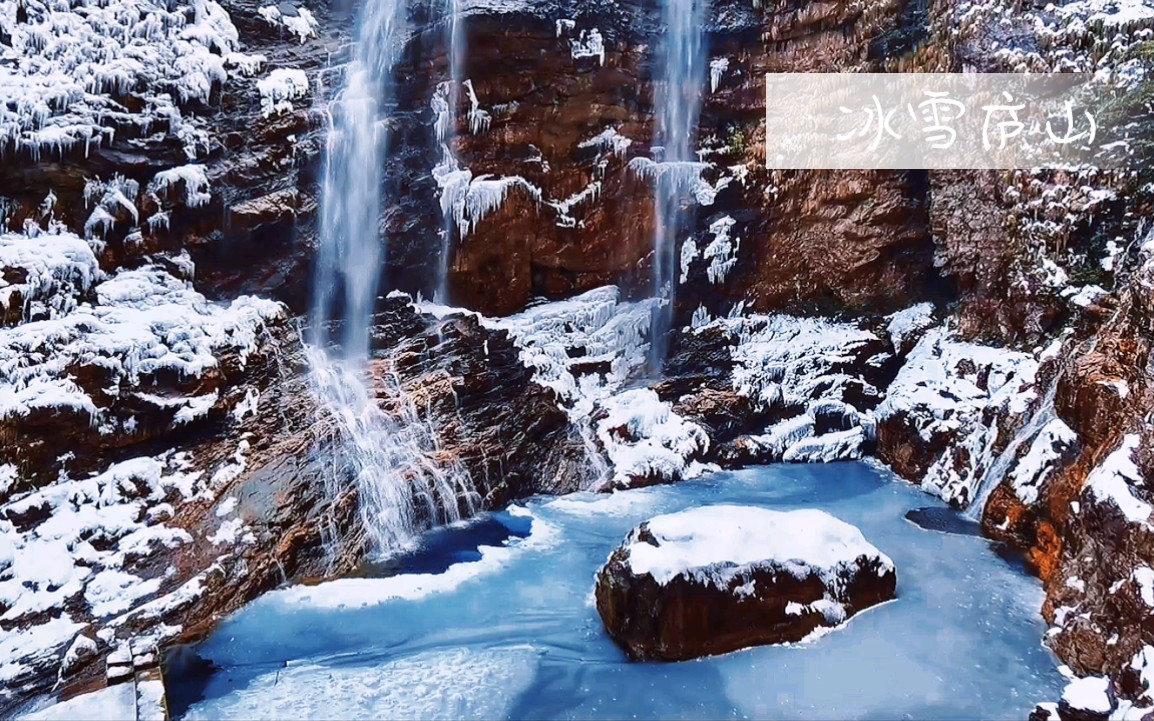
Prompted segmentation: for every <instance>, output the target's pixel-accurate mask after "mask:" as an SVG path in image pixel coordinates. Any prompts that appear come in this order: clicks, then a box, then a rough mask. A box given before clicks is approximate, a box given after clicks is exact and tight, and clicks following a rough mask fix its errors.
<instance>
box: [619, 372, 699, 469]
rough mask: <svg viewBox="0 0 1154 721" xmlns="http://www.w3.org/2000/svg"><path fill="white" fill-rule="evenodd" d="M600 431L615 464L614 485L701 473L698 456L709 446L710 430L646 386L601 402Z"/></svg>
mask: <svg viewBox="0 0 1154 721" xmlns="http://www.w3.org/2000/svg"><path fill="white" fill-rule="evenodd" d="M601 409H602V412H603V414H604V415H603V416H602V417H600V418H599V420H598V421H597V437H598V438H599V439H600V440H601V442H602V444H603V446H604V448H605V450H606V452H607V453H608V455H609V460H610V462H611V463H612V464H613V469H614V473H613V478H612V485H613V486H614V487H617V488H629V487H634V486H639V485H649V484H652V483H662V482H669V481H678V480H681V479H684V478H692V477H694V476H697V475H700V474H701V472H702V471H703V470H705V469H704V467H703V466H702V465H701V464H700V463H698V462H697V461H696V459H699V458H700V457H701V456H702V455H703V454H704V453H705V452H706V451H707V450H709V436H708V435H706V433H705V430H704V429H703V428H701V427H700V426H698V425H697V424H696V423H692V422H689V421H686V420H685V419H683V418H681V417H680V416H678V415H677V414H676V413H673V412H672V410H671V404H669V403H665V402H663V401H661V399H660V398H658V397H657V394H656V393H655V392H653V391H652V390H649V389H648V388H640V389H635V390H630V391H626V392H624V393H621V394H619V395H615V396H612V397H610V398H608V399H606V400H605V401H603V402H602V404H601Z"/></svg>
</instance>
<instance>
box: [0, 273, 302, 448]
mask: <svg viewBox="0 0 1154 721" xmlns="http://www.w3.org/2000/svg"><path fill="white" fill-rule="evenodd" d="M92 292H93V295H94V298H93V300H92V301H91V302H84V303H81V304H79V305H77V306H76V307H75V308H74V309H73V310H72V311H71V312H69V313H66V314H63V315H61V316H60V317H56V318H50V319H47V320H41V321H35V322H31V323H24V324H22V325H18V326H16V327H13V328H4V329H0V379H2V382H0V418H3V417H7V416H10V415H28V414H30V413H33V412H36V411H38V410H43V409H58V410H63V409H67V410H69V411H71V412H75V413H81V414H84V415H86V416H88V418H89V420H90V422H91V423H92V425H93V426H94V427H96V428H100V429H102V430H104V429H106V430H108V431H109V432H111V431H113V430H115V426H108V425H106V424H107V423H108V422H111V420H112V418H111V417H109V416H108V415H107V414H106V410H107V409H105V408H103V407H101V404H100V403H99V402H98V401H97V400H96V399H94V398H93V397H92V396H91V395H90V394H89V392H88V391H86V390H84V389H83V388H81V386H80V385H78V384H77V383H76V381H75V380H74V377H73V370H74V369H75V368H77V367H80V366H82V365H91V366H96V367H99V368H101V369H102V371H103V373H104V374H106V375H107V376H108V377H109V378H110V379H112V380H113V381H114V382H115V383H116V384H117V385H121V384H123V385H124V386H125V387H132V386H136V385H138V384H139V382H140V379H141V378H142V377H151V376H155V375H156V374H158V373H161V372H171V373H174V374H176V376H178V377H182V378H193V377H199V376H201V375H202V374H203V373H204V372H205V371H206V370H208V369H210V368H216V367H217V366H218V365H219V360H218V356H220V355H221V354H223V353H225V352H226V351H227V352H229V353H232V354H235V356H236V358H237V362H238V363H239V364H240V365H241V367H243V365H244V363H245V361H246V359H247V357H248V355H249V354H250V353H252V352H254V351H255V350H256V346H257V341H258V336H259V334H260V333H261V332H262V331H263V329H264V328H265V327H266V325H267V324H268V323H269V322H270V321H272V320H274V319H277V318H280V317H281V316H282V314H283V313H284V309H283V306H281V305H280V304H279V303H275V302H272V301H267V300H260V299H257V298H251V297H241V298H238V299H236V300H234V301H233V302H232V303H231V304H230V305H228V306H219V305H215V304H212V303H210V302H208V301H207V300H205V298H204V297H203V296H202V295H200V294H199V293H197V292H196V291H194V290H192V289H191V288H189V287H187V286H186V285H185V284H184V283H183V282H182V281H179V280H177V279H176V278H174V277H172V276H171V275H169V274H168V273H167V271H165V270H162V269H160V268H158V267H155V266H151V267H145V268H141V269H137V270H128V271H121V272H120V273H117V274H116V275H114V276H112V277H111V278H109V279H108V280H105V281H104V282H102V283H100V284H99V285H96V286H95V287H94V288H93V289H92ZM141 398H142V399H145V400H147V399H148V396H147V395H143V396H141ZM155 402H156V403H160V404H164V405H165V406H166V407H168V408H172V409H173V412H174V414H175V413H176V412H177V411H178V410H179V408H182V407H185V404H184V401H178V402H177V403H173V401H171V400H169V399H164V400H160V399H158V400H157V401H155ZM107 412H111V411H110V410H108V411H107Z"/></svg>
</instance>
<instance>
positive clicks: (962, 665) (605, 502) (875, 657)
mask: <svg viewBox="0 0 1154 721" xmlns="http://www.w3.org/2000/svg"><path fill="white" fill-rule="evenodd" d="M891 478H892V476H891V475H890V474H889V473H888V472H887V471H884V470H879V469H876V468H873V467H871V466H868V465H865V464H860V463H849V464H845V463H842V464H831V465H813V466H810V465H775V466H768V467H762V468H755V469H749V470H744V471H739V472H733V473H717V474H714V475H711V476H708V477H706V478H703V479H700V480H697V481H692V482H685V483H681V484H677V485H673V486H660V487H654V488H648V489H641V490H636V491H627V492H622V493H617V494H614V495H610V496H602V495H592V494H575V495H571V496H565V497H561V498H539V499H533V500H531V501H528V502H527V503H525V504H524V505H522V506H519V507H514V508H512V509H510V511H507V512H502V513H495V514H488V515H487V516H485V517H483V518H482V519H479V520H478V521H476V522H474V523H472V524H469V525H465V526H460V527H457V528H453V529H447V530H442V531H440V532H438V533H436V534H434V535H433V536H431V537H430V539H429V543H428V544H427V545H428V550H427V551H426V552H424V553H418V554H417V555H415V556H412V557H409V558H406V559H399V560H398V561H397V562H396V563H395V564H394V567H395V568H400V569H401V570H402V573H401V574H400V575H396V576H392V577H390V578H369V579H343V580H339V581H334V582H331V583H327V584H323V585H320V586H314V587H294V588H289V589H285V590H282V591H277V592H274V593H271V594H269V595H267V596H265V597H263V598H261V599H259V600H257V601H256V602H254V603H252V604H251V605H250V606H248V607H246V608H245V609H243V610H242V611H240V612H239V613H237V614H236V615H235V616H233V617H232V618H230V619H229V620H227V621H226V622H225V623H223V624H222V625H221V627H220V628H219V630H218V631H217V632H216V633H215V634H214V635H213V636H212V637H210V638H209V639H208V640H206V641H205V642H204V643H202V644H200V646H199V647H197V648H196V649H195V651H196V653H197V655H198V656H199V657H201V658H202V659H204V660H205V661H207V662H209V663H211V664H212V667H213V669H212V670H211V672H208V673H192V672H191V671H190V670H189V669H190V668H192V667H193V666H194V665H189V666H188V667H186V668H184V669H183V670H182V669H179V668H172V669H170V670H169V674H168V680H169V693H170V699H169V700H170V705H171V707H172V711H173V712H174V714H183V718H185V719H212V718H235V719H255V718H322V719H335V718H461V717H470V718H502V717H507V718H533V719H536V718H612V719H622V718H730V717H732V718H747V717H752V718H759V717H761V718H764V717H773V718H808V719H829V718H903V717H904V718H919V719H956V718H958V719H960V718H986V719H1002V718H1005V719H1010V718H1013V719H1022V718H1025V716H1026V715H1027V713H1028V712H1029V710H1030V709H1031V708H1032V706H1033V703H1034V702H1035V701H1039V700H1046V699H1051V698H1054V697H1056V696H1057V695H1058V694H1059V693H1060V690H1061V686H1062V679H1061V677H1060V675H1059V674H1058V672H1057V670H1056V665H1055V661H1054V659H1053V657H1052V656H1051V655H1050V654H1049V653H1048V652H1047V651H1046V650H1045V649H1044V648H1043V647H1042V645H1041V638H1042V633H1043V631H1044V630H1045V627H1044V625H1043V624H1042V622H1041V620H1040V618H1039V617H1038V608H1039V606H1040V604H1041V602H1042V591H1041V588H1040V586H1039V584H1038V582H1037V581H1036V580H1035V579H1032V578H1030V577H1029V576H1027V575H1026V574H1025V573H1024V572H1023V571H1022V570H1021V568H1020V567H1018V566H1017V565H1016V564H1015V562H1013V561H1012V560H1009V561H1008V560H1005V559H1003V558H1002V557H1000V556H999V555H998V554H997V553H996V552H995V549H994V548H992V546H991V544H990V543H989V542H987V541H986V540H984V539H982V538H980V537H977V536H975V535H973V534H972V533H967V532H966V531H967V527H966V526H965V525H964V524H955V523H952V522H951V520H950V519H952V518H953V517H954V516H953V515H952V513H951V512H949V511H945V510H939V509H943V507H942V506H941V505H940V504H936V503H935V501H934V499H932V498H930V497H929V496H926V495H925V494H923V493H921V492H920V491H919V490H918V489H917V488H915V487H912V486H909V485H907V484H905V483H903V482H900V481H894V480H891ZM713 503H747V504H756V505H761V506H766V507H771V508H778V509H792V508H821V509H824V510H826V511H828V512H830V513H832V514H833V515H835V516H837V517H839V518H841V519H843V520H845V521H848V522H849V523H852V524H854V525H856V526H858V527H859V528H861V530H862V532H863V533H864V534H865V536H866V538H867V539H868V540H869V541H871V542H872V543H873V544H874V545H876V546H877V547H878V548H880V549H881V550H882V551H883V552H885V553H886V554H888V555H889V556H890V557H891V558H892V559H893V560H894V563H895V564H896V565H897V569H898V598H897V600H895V601H892V602H890V603H887V604H884V605H882V606H879V607H876V608H874V609H871V610H868V611H866V612H865V613H863V614H861V615H859V616H857V617H855V618H853V619H852V620H851V621H850V622H849V624H848V625H847V626H846V627H844V628H842V629H840V630H837V631H834V632H832V633H830V634H828V635H826V636H824V637H822V638H819V639H817V640H814V641H811V642H808V643H805V644H800V645H796V646H775V647H760V648H754V649H747V650H744V651H739V652H736V653H732V654H728V655H725V656H719V657H713V658H707V659H699V660H696V661H688V662H683V663H672V664H671V663H637V662H630V661H628V660H627V659H626V658H625V656H624V654H623V653H622V652H621V651H620V650H619V649H618V648H617V646H615V645H614V644H613V642H612V641H610V640H609V638H608V637H607V636H606V635H605V633H604V631H603V629H602V626H601V622H600V619H599V618H598V616H597V611H596V609H595V608H594V607H593V603H592V588H593V576H594V573H595V572H596V570H597V569H598V568H599V567H600V565H601V564H602V563H603V562H604V560H605V558H606V557H607V556H608V555H609V552H610V551H611V550H612V549H613V548H614V547H615V546H616V545H617V544H618V543H620V542H621V540H622V538H623V537H624V535H625V533H626V532H627V531H628V530H629V529H630V528H632V527H633V526H634V525H635V524H637V523H638V522H640V521H642V520H644V519H646V518H648V517H650V516H653V515H656V514H659V513H666V512H670V511H674V510H679V509H682V508H687V507H690V506H694V505H703V504H713ZM927 507H928V508H930V509H933V510H929V511H921V512H919V513H915V514H913V516H912V517H913V518H915V519H917V520H918V522H919V523H914V522H911V521H910V520H908V519H907V518H906V514H907V513H908V512H910V511H911V510H915V509H924V508H927ZM919 524H920V525H919ZM923 526H926V527H928V528H930V529H939V530H927V528H923ZM506 535H507V536H508V538H506V539H505V540H501V539H502V538H503V537H504V536H506ZM478 544H496V545H481V546H480V549H479V550H478Z"/></svg>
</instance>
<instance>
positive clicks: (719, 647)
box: [596, 505, 897, 660]
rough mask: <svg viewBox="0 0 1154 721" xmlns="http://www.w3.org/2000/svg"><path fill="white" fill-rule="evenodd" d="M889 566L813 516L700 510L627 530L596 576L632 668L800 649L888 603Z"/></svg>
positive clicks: (840, 527) (857, 539)
mask: <svg viewBox="0 0 1154 721" xmlns="http://www.w3.org/2000/svg"><path fill="white" fill-rule="evenodd" d="M896 584H897V573H896V571H895V569H894V565H893V562H892V561H891V560H890V559H889V558H888V557H887V556H886V555H885V554H883V553H882V552H880V551H879V550H878V549H877V548H875V547H874V546H873V545H871V544H870V543H869V542H868V541H866V539H865V538H864V537H863V536H862V534H861V531H859V530H858V529H857V528H855V527H853V526H851V525H849V524H847V523H845V522H843V521H840V520H838V519H836V518H834V517H833V516H830V515H829V514H827V513H825V512H824V511H818V510H808V509H807V510H798V511H788V512H782V511H773V510H769V509H764V508H757V507H750V506H733V505H718V506H703V507H698V508H692V509H689V510H686V511H680V512H678V513H671V514H668V515H664V516H658V517H656V518H653V519H650V520H649V521H646V522H644V523H642V524H641V525H639V526H638V527H637V528H635V529H634V530H633V531H632V532H631V533H630V534H629V536H627V537H626V539H625V541H624V542H623V543H622V545H621V546H620V547H618V548H617V549H616V550H615V551H613V553H612V554H611V555H610V556H609V560H608V561H607V562H606V564H605V566H604V567H603V568H602V569H601V571H600V572H599V573H598V574H597V588H596V600H597V609H598V611H599V612H600V614H601V618H602V620H603V621H604V622H605V627H606V629H607V630H608V631H609V634H610V635H611V636H612V637H613V638H614V640H616V641H617V642H618V643H619V644H621V645H622V646H623V647H624V648H625V649H626V650H627V651H628V652H629V653H630V654H631V655H633V656H634V657H637V658H642V659H663V660H681V659H687V658H694V657H697V656H705V655H711V654H717V653H726V652H729V651H733V650H736V649H738V648H743V647H746V646H752V645H759V644H767V643H790V642H796V641H800V640H802V639H804V638H806V637H807V636H809V635H810V634H812V633H814V632H815V631H819V630H820V629H823V628H829V627H836V626H838V625H840V624H842V623H844V622H845V621H846V619H848V618H849V617H850V616H852V615H853V614H855V613H857V612H859V611H861V610H863V609H865V608H868V607H870V606H873V605H875V604H878V603H881V602H883V601H886V600H888V599H890V598H893V596H894V590H895V587H896Z"/></svg>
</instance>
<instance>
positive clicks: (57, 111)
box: [0, 0, 239, 159]
mask: <svg viewBox="0 0 1154 721" xmlns="http://www.w3.org/2000/svg"><path fill="white" fill-rule="evenodd" d="M0 36H2V37H5V38H7V41H6V42H5V43H4V46H3V49H2V50H0V60H2V62H0V96H3V97H4V99H5V100H6V101H7V102H5V103H4V104H2V105H0V155H10V154H15V153H19V154H25V153H26V154H29V155H31V156H32V157H33V158H34V159H39V158H40V157H41V156H42V155H47V156H55V157H57V158H59V157H61V156H63V155H64V154H65V153H67V152H69V151H72V150H74V149H79V150H83V151H84V152H85V154H87V153H88V152H89V150H90V149H91V148H93V147H96V146H99V145H101V144H104V143H107V142H109V141H111V140H112V138H113V136H114V135H115V133H116V130H117V129H118V128H124V129H125V130H129V131H130V132H133V133H134V134H138V135H150V134H152V133H155V132H157V131H167V132H168V133H170V134H171V135H173V136H175V137H176V138H178V139H179V140H180V141H181V142H182V143H183V145H184V150H185V153H186V154H187V156H188V157H189V158H194V157H196V155H197V154H198V153H202V152H203V151H204V150H205V149H206V147H207V142H208V136H207V134H206V132H205V128H204V126H203V124H202V123H200V122H199V121H196V120H194V119H191V118H189V117H185V116H184V115H183V113H182V109H184V108H186V107H187V106H188V105H189V104H190V103H192V102H199V103H205V104H207V103H208V102H209V101H210V98H211V95H212V93H213V90H214V88H217V87H219V86H220V85H221V84H222V83H224V82H225V80H226V79H227V78H228V70H227V68H226V65H225V57H226V56H227V55H229V54H230V53H232V52H233V51H235V50H236V49H237V48H238V42H239V41H238V38H239V35H238V33H237V30H236V27H234V26H233V24H232V21H231V20H230V18H229V15H228V13H227V12H226V11H225V9H224V8H223V7H221V6H220V5H219V4H218V3H216V2H214V0H188V1H187V2H182V1H179V0H178V1H177V2H173V3H167V4H155V3H151V2H145V1H143V0H112V1H111V2H86V1H81V2H73V3H59V2H41V1H40V0H30V1H24V0H4V1H3V2H0ZM130 107H131V108H133V109H132V110H130V109H129V108H130Z"/></svg>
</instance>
